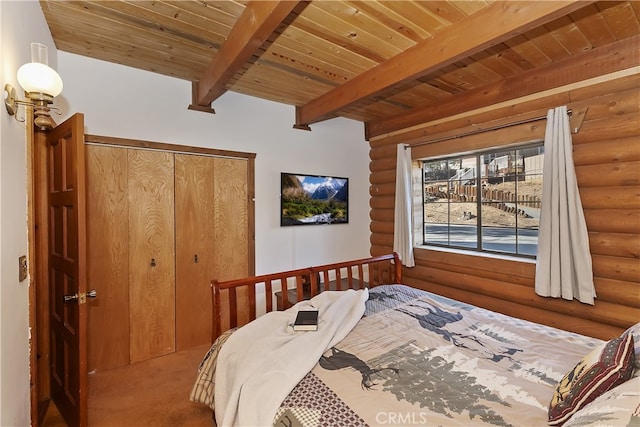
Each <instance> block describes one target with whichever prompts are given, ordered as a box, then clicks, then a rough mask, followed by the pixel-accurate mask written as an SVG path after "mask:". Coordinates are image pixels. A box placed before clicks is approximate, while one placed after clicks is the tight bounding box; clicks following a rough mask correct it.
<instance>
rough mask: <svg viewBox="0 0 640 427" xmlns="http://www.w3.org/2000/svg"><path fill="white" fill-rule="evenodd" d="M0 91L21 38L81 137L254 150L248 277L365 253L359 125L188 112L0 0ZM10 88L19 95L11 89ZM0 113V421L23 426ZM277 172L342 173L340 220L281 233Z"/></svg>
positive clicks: (21, 301) (13, 172)
mask: <svg viewBox="0 0 640 427" xmlns="http://www.w3.org/2000/svg"><path fill="white" fill-rule="evenodd" d="M0 30H1V38H0V52H1V54H2V60H1V65H0V66H1V71H0V77H1V80H0V83H1V84H2V86H4V83H7V82H9V83H11V84H13V85H14V86H15V87H16V88H18V89H19V85H18V84H17V81H16V77H15V75H16V71H17V69H18V67H19V66H20V65H22V64H23V63H25V62H28V61H30V46H29V44H30V42H32V41H37V42H41V43H45V44H47V45H48V46H49V65H51V66H52V67H53V68H55V69H57V70H58V72H59V73H60V75H61V76H62V79H63V81H64V89H63V92H62V94H61V95H60V96H59V97H58V98H56V102H55V104H54V105H57V106H59V107H60V108H61V109H62V111H63V115H62V116H61V117H55V119H56V121H58V122H60V121H62V120H63V119H65V118H67V117H69V116H70V115H71V114H73V113H76V112H82V113H84V114H85V125H86V133H90V134H96V135H104V136H114V137H121V138H132V139H142V140H147V141H157V142H165V143H172V144H184V145H193V146H202V147H209V148H218V149H229V150H236V151H245V152H255V153H256V154H257V157H256V182H255V189H256V204H255V206H256V272H257V273H268V272H273V271H278V270H283V269H292V268H299V267H307V266H309V265H313V264H319V263H328V262H334V261H339V260H343V259H351V258H361V257H366V256H368V254H369V169H368V164H369V162H368V144H367V143H366V142H365V141H364V136H363V134H364V130H363V126H362V124H361V123H358V122H355V121H351V120H346V119H334V120H330V121H327V122H323V123H319V124H316V125H313V126H312V129H313V130H312V132H305V131H300V130H294V129H292V125H293V123H294V114H295V110H294V108H293V107H291V106H286V105H282V104H278V103H274V102H268V101H262V100H258V99H255V98H251V97H247V96H243V95H239V94H235V93H227V94H225V95H223V96H222V97H221V98H220V99H218V100H217V101H216V102H215V103H214V108H215V109H216V112H217V114H215V115H211V114H206V113H201V112H196V111H190V110H187V106H188V104H189V103H190V102H191V84H190V83H189V82H186V81H182V80H178V79H174V78H170V77H165V76H160V75H156V74H153V73H149V72H144V71H139V70H135V69H132V68H128V67H124V66H119V65H113V64H108V63H106V62H102V61H97V60H91V59H88V58H84V57H81V56H77V55H73V54H68V53H64V52H57V53H56V50H55V47H54V45H53V42H52V39H51V35H50V33H49V31H48V28H47V26H46V23H45V20H44V17H43V15H42V11H41V10H40V5H39V3H38V2H37V1H34V0H23V1H8V0H0ZM19 92H21V90H20V89H19ZM1 108H2V113H0V178H1V182H0V201H1V203H2V204H1V208H0V262H1V268H2V270H1V274H0V367H1V369H0V425H1V426H25V425H29V414H30V407H29V405H30V401H29V341H28V340H29V330H28V313H29V311H28V303H29V301H28V281H24V282H22V283H20V282H18V268H17V265H18V257H19V256H20V255H23V254H27V249H28V248H27V219H26V215H27V199H26V197H27V196H26V195H27V192H26V188H27V187H26V185H27V171H26V148H25V141H26V136H25V129H24V125H23V124H20V123H18V122H16V121H15V120H14V119H13V118H11V117H9V116H8V115H7V114H6V113H5V112H4V107H1ZM280 172H297V173H308V174H319V175H337V176H345V177H349V178H350V181H349V187H350V212H349V215H350V223H349V224H346V225H332V226H302V227H284V228H282V227H280V225H279V224H280V222H279V207H280V201H279V185H280Z"/></svg>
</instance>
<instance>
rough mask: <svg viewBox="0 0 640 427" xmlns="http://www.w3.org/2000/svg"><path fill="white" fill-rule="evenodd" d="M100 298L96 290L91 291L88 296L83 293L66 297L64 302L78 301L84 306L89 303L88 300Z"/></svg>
mask: <svg viewBox="0 0 640 427" xmlns="http://www.w3.org/2000/svg"><path fill="white" fill-rule="evenodd" d="M97 296H98V293H97V292H96V290H95V289H91V290H90V291H88V292H87V293H86V294H84V293H82V294H80V295H78V294H77V293H75V294H73V295H65V296H64V302H71V301H77V302H78V303H80V304H84V303H85V302H86V301H87V298H95V297H97Z"/></svg>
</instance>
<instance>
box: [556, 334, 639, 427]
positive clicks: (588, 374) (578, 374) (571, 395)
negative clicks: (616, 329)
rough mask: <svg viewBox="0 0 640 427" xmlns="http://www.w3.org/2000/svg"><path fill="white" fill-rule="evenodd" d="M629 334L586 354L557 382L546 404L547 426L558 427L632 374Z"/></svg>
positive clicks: (633, 355) (632, 356)
mask: <svg viewBox="0 0 640 427" xmlns="http://www.w3.org/2000/svg"><path fill="white" fill-rule="evenodd" d="M634 364H635V353H634V349H633V335H632V334H626V333H625V334H623V335H621V336H620V337H618V338H615V339H612V340H611V341H608V342H606V343H605V344H603V345H602V346H600V347H598V348H596V349H594V350H593V351H592V352H591V353H589V354H588V355H586V356H585V357H584V358H583V359H582V360H581V361H580V362H578V364H577V365H576V366H575V367H574V368H573V369H572V370H571V371H569V372H568V373H567V374H566V375H565V376H564V377H563V378H562V380H560V382H559V383H558V385H557V386H556V388H555V390H554V393H553V397H552V398H551V404H550V405H549V425H552V426H561V425H562V424H563V423H565V422H566V421H567V420H568V419H569V418H570V417H571V416H572V415H573V414H575V413H576V412H577V411H578V410H579V409H580V408H582V407H583V406H585V405H586V404H588V403H589V402H591V401H592V400H594V399H595V398H596V397H598V396H600V395H601V394H603V393H605V392H606V391H608V390H610V389H612V388H614V387H615V386H617V385H618V384H622V383H623V382H625V381H626V380H628V379H629V378H631V375H632V374H633V370H634Z"/></svg>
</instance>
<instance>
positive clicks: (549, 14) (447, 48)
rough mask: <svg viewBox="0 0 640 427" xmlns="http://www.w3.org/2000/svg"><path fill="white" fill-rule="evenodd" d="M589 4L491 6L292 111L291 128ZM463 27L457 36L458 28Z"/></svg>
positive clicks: (579, 0)
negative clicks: (294, 118)
mask: <svg viewBox="0 0 640 427" xmlns="http://www.w3.org/2000/svg"><path fill="white" fill-rule="evenodd" d="M593 2H594V1H582V0H570V1H566V0H565V1H535V2H516V1H508V0H507V1H496V2H494V3H492V4H491V5H490V6H488V7H486V8H484V9H482V10H481V11H479V12H477V13H474V14H472V15H469V16H468V17H467V18H465V19H464V20H462V21H460V22H459V23H458V25H453V26H450V27H447V28H446V29H444V30H443V31H441V32H439V33H437V34H435V35H433V36H432V37H430V38H428V39H425V40H423V41H422V42H419V43H418V44H416V45H415V46H413V47H411V48H409V49H407V50H405V51H404V52H402V53H399V54H398V55H395V56H394V57H392V58H390V59H389V60H387V61H385V62H383V63H381V64H379V65H377V66H375V67H374V68H372V69H370V70H368V71H365V72H364V73H362V74H360V75H358V76H356V77H354V78H353V79H351V80H349V81H348V82H347V83H345V84H343V85H341V86H338V87H336V88H334V89H332V90H330V91H329V92H327V93H325V94H324V95H321V96H319V97H318V98H316V99H314V100H313V101H311V102H309V103H307V104H305V105H302V106H299V107H296V123H295V125H294V127H296V128H305V127H308V125H310V124H312V123H317V122H319V121H323V120H327V119H330V118H331V117H334V116H335V113H336V111H339V110H341V109H343V108H345V107H348V106H349V105H352V104H354V103H357V102H359V101H361V100H362V99H365V98H368V97H371V96H375V95H377V94H380V93H381V92H383V91H384V90H387V89H389V88H391V87H393V86H396V85H400V84H403V83H406V82H409V81H411V80H415V79H417V78H420V77H423V76H425V75H427V74H429V73H431V72H434V71H436V70H438V69H440V68H442V67H445V66H447V65H450V64H453V63H455V62H457V61H459V60H461V59H463V58H467V57H469V56H471V55H473V54H475V53H478V52H481V51H484V50H485V49H487V48H489V47H491V46H494V45H496V44H499V43H502V42H504V41H506V40H508V39H511V38H513V37H515V36H516V35H519V34H522V33H524V32H526V31H528V30H531V29H533V28H536V27H539V26H541V25H544V24H545V23H548V22H550V21H553V20H554V19H557V18H559V17H561V16H565V15H567V14H569V13H571V12H574V11H576V10H578V9H581V8H583V7H585V6H587V5H589V4H591V3H593ZM461 28H463V29H464V30H463V31H460V29H461Z"/></svg>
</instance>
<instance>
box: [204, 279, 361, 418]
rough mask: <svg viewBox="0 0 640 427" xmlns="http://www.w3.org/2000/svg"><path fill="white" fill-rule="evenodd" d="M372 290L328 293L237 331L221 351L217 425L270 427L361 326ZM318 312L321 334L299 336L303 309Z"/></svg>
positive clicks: (270, 315) (277, 312)
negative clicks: (323, 360)
mask: <svg viewBox="0 0 640 427" xmlns="http://www.w3.org/2000/svg"><path fill="white" fill-rule="evenodd" d="M368 298H369V291H368V290H367V289H361V290H358V291H355V290H348V291H327V292H322V293H321V294H319V295H317V296H316V297H314V298H313V299H311V300H309V301H302V302H300V303H298V304H296V305H295V306H294V307H292V308H290V309H288V310H286V311H274V312H271V313H267V314H265V315H264V316H261V317H259V318H257V319H256V320H255V321H253V322H251V323H249V324H247V325H245V326H243V327H242V328H240V329H238V330H237V331H236V332H234V333H233V334H232V335H231V336H230V337H229V339H228V340H227V342H226V343H225V345H224V346H223V347H222V348H221V349H220V353H219V354H218V362H217V368H216V379H215V415H216V421H217V424H218V426H220V427H227V426H252V427H256V426H271V425H272V423H273V419H274V417H275V415H276V412H277V410H278V408H279V407H280V404H281V403H282V401H283V400H284V399H285V397H287V395H288V394H289V392H290V391H291V390H292V389H293V388H294V387H295V385H296V384H297V383H298V382H299V381H300V380H301V379H302V378H303V377H304V376H305V375H306V374H307V373H308V372H309V371H311V369H312V368H313V367H314V366H315V365H316V363H317V362H318V360H319V359H320V356H322V353H324V352H325V351H326V350H327V349H329V348H331V347H333V346H334V345H336V344H337V343H339V342H340V341H342V339H343V338H344V337H345V336H346V335H347V334H348V333H349V332H350V331H351V329H353V328H354V327H355V325H356V324H357V323H358V321H359V320H360V318H361V317H362V315H363V314H364V310H365V302H366V301H367V299H368ZM310 307H314V308H317V309H318V330H317V331H312V332H295V331H293V329H292V327H291V324H293V321H294V320H295V317H296V314H297V312H298V310H299V309H301V308H302V309H305V308H306V309H309V308H310Z"/></svg>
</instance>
